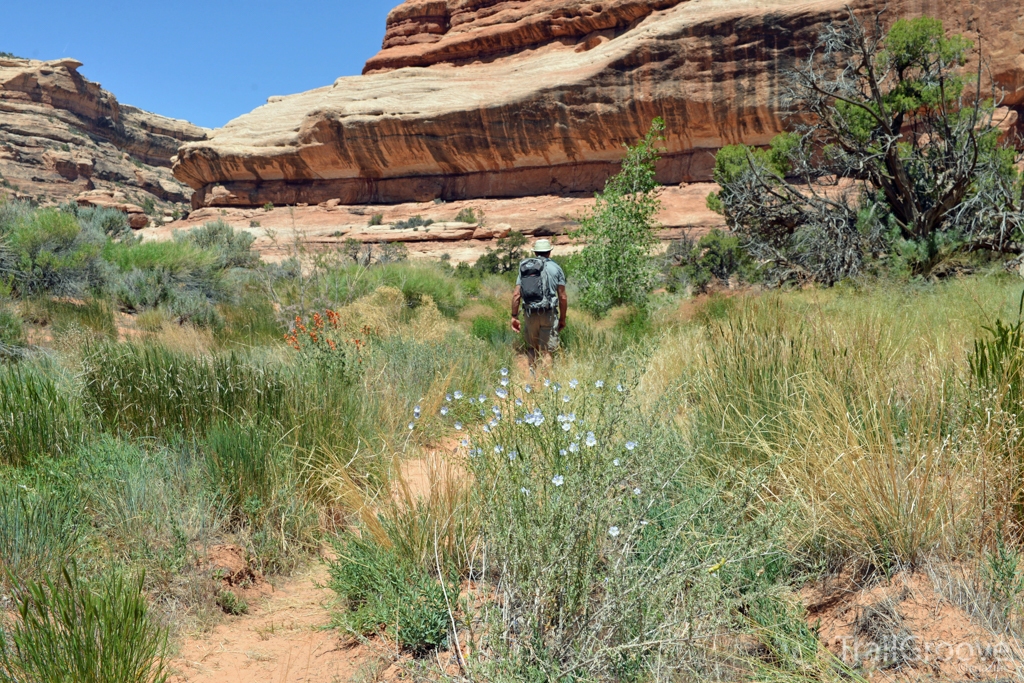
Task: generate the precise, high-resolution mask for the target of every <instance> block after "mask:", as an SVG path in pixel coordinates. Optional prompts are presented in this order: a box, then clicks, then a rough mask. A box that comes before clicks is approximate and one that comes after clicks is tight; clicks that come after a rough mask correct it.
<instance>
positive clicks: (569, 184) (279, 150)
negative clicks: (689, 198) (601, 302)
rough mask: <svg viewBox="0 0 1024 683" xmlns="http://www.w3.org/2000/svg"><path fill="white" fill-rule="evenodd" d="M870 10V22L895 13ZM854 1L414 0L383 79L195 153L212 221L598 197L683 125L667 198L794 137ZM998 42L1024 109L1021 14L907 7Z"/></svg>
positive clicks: (991, 53) (362, 81) (346, 83)
mask: <svg viewBox="0 0 1024 683" xmlns="http://www.w3.org/2000/svg"><path fill="white" fill-rule="evenodd" d="M880 4H881V3H880V2H878V1H876V0H867V1H862V2H860V3H859V4H857V5H856V8H857V9H858V10H859V11H869V10H872V9H875V8H877V7H878V6H880ZM844 5H845V2H842V1H837V0H819V1H812V2H796V1H795V0H773V1H771V2H750V1H748V0H646V1H644V0H603V1H596V0H408V2H405V3H404V4H402V5H400V6H399V7H397V8H396V9H395V10H393V11H392V12H391V14H390V16H389V18H388V28H387V34H386V37H385V40H384V47H383V49H382V51H381V52H380V53H379V54H378V55H376V56H375V57H373V58H372V59H371V60H370V61H369V62H368V63H367V65H366V74H365V75H363V76H358V77H351V78H340V79H338V80H337V81H335V83H334V84H333V85H330V86H327V87H324V88H320V89H318V90H313V91H310V92H306V93H301V94H298V95H293V96H289V97H280V98H271V100H270V101H269V102H268V103H267V104H266V105H264V106H262V107H260V108H258V109H256V110H255V111H253V112H252V113H250V114H246V115H244V116H241V117H239V118H237V119H235V120H234V121H232V122H230V123H229V124H228V125H227V126H225V127H224V128H222V129H219V130H217V131H214V132H213V133H212V134H211V136H210V139H209V140H206V141H203V142H197V143H190V144H186V145H184V146H183V147H182V148H181V150H180V152H179V155H178V158H177V161H176V163H175V166H174V173H175V176H176V177H177V178H178V179H180V180H182V181H184V182H187V183H188V184H189V185H191V186H192V187H193V188H195V189H196V193H195V195H194V197H193V204H194V205H195V206H203V205H238V206H253V205H260V204H263V203H265V202H268V201H269V202H273V203H275V204H293V203H300V202H308V203H319V202H322V201H326V200H329V199H333V198H337V199H340V200H341V202H342V203H346V204H354V203H392V202H400V201H423V200H427V199H433V198H435V197H440V198H444V199H460V198H472V197H516V196H526V195H535V194H565V193H572V192H590V191H593V190H595V189H598V188H600V187H601V186H602V185H603V183H604V180H605V179H606V178H607V177H608V175H609V174H610V173H612V172H614V171H615V170H616V167H617V161H618V160H619V159H620V158H621V155H622V148H623V145H624V144H627V143H632V142H634V141H635V140H636V139H637V138H639V137H640V136H641V135H642V134H643V133H644V132H645V131H646V130H647V128H648V126H649V125H650V122H651V120H652V119H654V118H655V117H656V116H661V117H663V118H664V119H665V121H666V123H667V126H668V131H667V139H666V141H665V148H666V154H665V156H664V159H663V161H662V163H661V166H660V168H659V178H660V179H661V180H662V181H663V182H666V183H676V182H681V181H694V180H704V179H707V178H708V176H709V172H710V168H711V164H712V161H713V153H714V151H715V150H717V149H718V148H719V147H721V146H722V145H724V144H730V143H735V142H747V143H753V144H760V143H765V142H767V141H768V140H769V139H770V138H771V137H772V136H774V135H775V134H776V133H777V132H778V131H780V130H782V129H783V127H784V120H783V118H784V115H783V113H782V111H781V105H780V100H779V96H780V93H781V92H782V90H783V86H784V85H785V84H784V82H783V79H784V78H785V75H784V74H785V71H786V70H787V69H788V68H791V67H792V66H794V64H795V63H796V60H797V59H799V58H801V57H803V56H805V55H806V54H807V51H808V49H809V48H810V47H811V46H812V45H813V44H814V43H815V40H816V37H817V34H818V32H819V31H820V30H821V28H822V27H823V26H824V25H825V24H826V23H827V22H829V21H831V20H833V19H835V18H840V17H842V16H843V15H844V13H845V10H844ZM889 7H890V12H889V16H890V17H892V18H895V17H897V16H916V15H921V14H929V15H933V16H938V17H940V18H942V19H943V20H944V21H945V22H946V24H947V27H948V28H949V29H950V30H953V31H957V32H964V33H967V34H968V35H971V36H972V37H977V36H979V35H980V36H981V38H982V44H983V46H984V49H985V52H986V55H987V57H988V59H989V60H990V63H991V67H992V75H993V77H994V79H995V80H996V81H997V83H998V84H999V85H1000V86H1001V87H1002V88H1003V89H1004V90H1005V91H1006V101H1005V103H1006V104H1009V105H1011V106H1017V105H1022V104H1024V54H1022V48H1024V40H1022V39H1024V24H1022V22H1021V21H1020V20H1019V19H1018V14H1019V9H1020V7H1019V4H1018V3H996V2H992V0H981V1H979V2H964V1H963V0H958V1H954V2H938V1H937V0H904V1H903V2H893V3H890V4H889Z"/></svg>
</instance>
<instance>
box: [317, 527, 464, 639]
mask: <svg viewBox="0 0 1024 683" xmlns="http://www.w3.org/2000/svg"><path fill="white" fill-rule="evenodd" d="M334 549H335V552H336V553H337V555H338V557H337V559H335V560H333V561H331V563H330V571H331V582H330V587H331V588H332V589H333V590H334V591H335V592H336V593H337V594H338V596H339V597H341V598H342V600H343V601H344V604H343V607H342V610H341V611H340V612H339V613H338V615H337V624H338V626H339V627H340V628H342V629H344V630H346V631H348V632H350V633H353V634H356V635H364V636H369V635H375V634H378V633H387V634H388V635H390V636H391V637H393V638H394V639H395V641H396V642H397V643H398V645H399V646H400V647H402V648H403V649H405V650H408V651H409V652H411V653H413V654H417V655H423V654H426V653H427V652H430V651H431V650H434V649H437V648H440V647H444V646H446V645H447V644H448V632H449V630H450V628H451V621H450V617H449V605H450V604H451V599H455V597H456V596H457V595H458V587H457V586H458V584H457V582H456V581H453V580H452V577H444V579H443V580H444V581H445V582H446V583H447V585H446V587H442V585H441V583H440V582H439V581H438V579H437V577H436V576H434V575H432V574H431V573H430V572H428V571H427V570H426V569H425V568H423V567H421V566H419V565H417V564H415V563H413V562H411V561H410V560H409V558H407V557H404V556H402V555H400V554H398V553H396V552H395V551H394V550H393V549H391V548H388V547H386V546H383V545H381V544H379V543H377V542H376V541H374V540H373V539H370V538H367V539H362V538H359V537H357V536H355V535H351V534H347V535H344V536H342V537H340V538H339V539H338V540H337V541H336V542H335V545H334ZM446 592H447V596H450V598H446Z"/></svg>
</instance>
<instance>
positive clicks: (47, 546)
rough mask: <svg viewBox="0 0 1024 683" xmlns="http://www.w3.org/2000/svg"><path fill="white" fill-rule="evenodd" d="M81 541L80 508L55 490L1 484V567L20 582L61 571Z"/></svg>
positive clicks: (6, 575)
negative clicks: (30, 488) (36, 490)
mask: <svg viewBox="0 0 1024 683" xmlns="http://www.w3.org/2000/svg"><path fill="white" fill-rule="evenodd" d="M81 544H82V533H81V529H80V519H79V515H78V510H77V508H76V507H75V505H74V503H73V502H72V501H71V500H69V499H68V498H66V497H64V496H60V495H56V494H54V493H53V492H49V491H47V492H43V493H38V494H35V493H29V491H28V490H27V489H22V488H16V487H14V486H13V485H10V484H5V485H4V486H2V487H0V568H2V569H3V572H4V577H5V579H6V578H13V579H14V580H15V581H16V582H18V583H23V582H25V581H28V580H39V579H41V578H42V577H44V576H47V575H54V574H56V573H57V572H59V571H60V569H61V567H63V566H64V565H65V563H67V562H69V561H70V560H71V559H72V558H74V557H75V554H76V552H77V551H78V549H79V548H80V546H81Z"/></svg>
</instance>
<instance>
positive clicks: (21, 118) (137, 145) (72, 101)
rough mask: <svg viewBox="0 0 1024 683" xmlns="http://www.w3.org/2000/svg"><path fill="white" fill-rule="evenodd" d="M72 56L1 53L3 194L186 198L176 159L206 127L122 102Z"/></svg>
mask: <svg viewBox="0 0 1024 683" xmlns="http://www.w3.org/2000/svg"><path fill="white" fill-rule="evenodd" d="M81 66H82V64H81V62H78V61H76V60H73V59H62V60H55V61H47V62H43V61H38V60H30V59H16V58H0V184H2V187H0V193H7V194H13V195H14V196H15V197H19V198H24V199H32V200H35V201H38V202H41V203H59V202H64V201H67V200H69V199H74V198H75V197H77V196H78V195H80V194H82V193H85V192H91V193H93V195H94V196H95V195H96V194H100V195H103V194H109V195H110V196H111V197H113V195H114V194H115V193H116V194H117V195H118V199H119V200H120V201H121V202H122V203H125V202H133V203H135V204H142V203H148V202H147V201H146V200H147V199H148V200H150V201H152V202H153V203H154V204H165V205H167V204H175V203H187V202H189V200H190V198H191V196H192V189H191V188H190V187H189V186H188V185H186V184H184V183H182V182H180V181H177V180H175V178H174V176H173V175H171V158H172V157H173V156H174V154H175V153H176V152H177V150H178V147H179V146H180V145H181V144H182V143H185V142H194V141H198V140H203V139H205V138H206V134H207V132H208V131H207V129H205V128H200V127H198V126H194V125H192V124H190V123H188V122H186V121H179V120H176V119H169V118H165V117H163V116H157V115H155V114H150V113H148V112H145V111H142V110H141V109H136V108H135V107H131V106H128V105H124V104H121V103H119V102H118V101H117V99H116V98H115V97H114V96H113V95H112V94H111V93H109V92H107V91H106V90H104V89H103V88H101V87H100V85H99V84H98V83H93V82H91V81H89V80H87V79H85V78H84V77H83V76H82V75H81V74H79V73H78V69H79V67H81Z"/></svg>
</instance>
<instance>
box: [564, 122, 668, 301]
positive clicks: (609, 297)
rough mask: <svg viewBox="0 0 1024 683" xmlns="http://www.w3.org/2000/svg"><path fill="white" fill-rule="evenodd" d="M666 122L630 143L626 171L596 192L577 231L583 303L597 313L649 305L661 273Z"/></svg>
mask: <svg viewBox="0 0 1024 683" xmlns="http://www.w3.org/2000/svg"><path fill="white" fill-rule="evenodd" d="M664 132H665V122H664V121H663V120H662V119H660V118H657V119H655V120H654V122H653V123H652V124H651V129H650V131H649V132H648V133H647V135H646V136H644V138H643V139H642V140H641V141H640V142H638V143H637V144H636V145H635V146H633V147H627V148H626V149H627V152H626V158H625V159H623V161H622V170H621V171H620V172H619V173H618V174H617V175H615V176H613V177H612V178H610V179H609V180H608V182H607V184H606V185H605V188H604V191H603V192H599V193H598V194H597V196H596V199H597V203H596V204H595V205H594V208H593V209H592V210H591V212H590V215H588V216H585V217H584V218H583V220H582V221H581V222H580V227H579V228H578V229H577V230H575V231H573V233H572V236H573V238H574V239H576V240H578V241H580V242H583V243H584V245H585V246H584V247H583V249H582V251H580V253H579V257H578V259H577V269H576V274H575V276H576V279H577V281H578V282H579V286H580V305H581V306H583V307H584V308H586V309H588V310H590V311H592V312H594V313H595V314H598V315H600V314H603V313H606V312H607V311H608V310H609V309H610V308H612V307H613V306H619V305H623V304H629V305H633V306H636V307H638V308H646V306H647V299H648V296H649V295H650V293H651V290H652V289H653V288H654V283H655V282H656V278H657V275H658V267H657V264H656V262H655V260H654V258H653V257H652V255H651V253H652V250H653V249H654V247H655V245H656V244H657V243H658V238H657V237H656V236H655V233H654V231H655V229H656V228H657V224H656V222H655V216H656V215H657V213H658V210H659V209H660V208H661V201H660V200H659V199H658V184H657V183H656V182H655V180H654V174H655V165H656V164H657V162H658V158H659V153H658V149H657V143H658V141H659V140H663V139H664V137H663V136H664Z"/></svg>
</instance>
